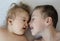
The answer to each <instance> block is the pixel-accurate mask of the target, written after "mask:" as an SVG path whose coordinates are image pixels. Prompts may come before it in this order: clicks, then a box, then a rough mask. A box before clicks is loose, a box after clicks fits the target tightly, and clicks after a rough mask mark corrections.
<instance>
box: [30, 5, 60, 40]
mask: <svg viewBox="0 0 60 41" xmlns="http://www.w3.org/2000/svg"><path fill="white" fill-rule="evenodd" d="M57 22H58V14H57V11H56V10H55V8H54V7H53V6H52V5H41V6H37V7H36V8H35V9H34V10H33V13H32V15H31V21H30V28H31V33H32V35H33V36H34V37H35V39H41V41H60V32H57V31H56V30H55V29H56V25H57Z"/></svg>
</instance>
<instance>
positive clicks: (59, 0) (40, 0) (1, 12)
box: [0, 0, 60, 30]
mask: <svg viewBox="0 0 60 41" xmlns="http://www.w3.org/2000/svg"><path fill="white" fill-rule="evenodd" d="M20 1H23V2H24V3H26V4H28V5H30V6H31V8H32V9H33V8H34V7H35V6H37V5H44V4H50V5H53V6H54V7H55V8H56V9H57V12H58V19H59V20H58V25H57V30H60V0H0V26H2V25H4V24H5V19H6V16H7V11H8V9H9V8H10V5H11V3H18V2H20Z"/></svg>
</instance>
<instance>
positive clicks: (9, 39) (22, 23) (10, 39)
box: [0, 9, 29, 41]
mask: <svg viewBox="0 0 60 41" xmlns="http://www.w3.org/2000/svg"><path fill="white" fill-rule="evenodd" d="M20 11H21V12H20ZM28 20H29V16H28V13H27V12H26V11H24V10H23V9H17V10H16V17H15V19H14V20H12V19H8V21H7V22H8V28H7V29H0V41H27V39H26V37H25V36H24V35H23V34H24V33H25V31H26V30H27V27H28Z"/></svg>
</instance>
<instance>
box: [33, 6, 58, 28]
mask: <svg viewBox="0 0 60 41" xmlns="http://www.w3.org/2000/svg"><path fill="white" fill-rule="evenodd" d="M41 8H42V13H43V15H44V16H43V17H44V18H46V17H51V18H52V22H53V26H54V27H55V28H56V25H57V22H58V13H57V11H56V9H55V8H54V7H53V6H52V5H40V6H36V7H35V9H34V10H36V9H41ZM41 15H42V14H41Z"/></svg>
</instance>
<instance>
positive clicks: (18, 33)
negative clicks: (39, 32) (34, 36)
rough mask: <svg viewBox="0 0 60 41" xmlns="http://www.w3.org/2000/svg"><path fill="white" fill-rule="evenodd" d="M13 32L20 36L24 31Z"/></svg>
mask: <svg viewBox="0 0 60 41" xmlns="http://www.w3.org/2000/svg"><path fill="white" fill-rule="evenodd" d="M13 33H14V34H16V35H21V36H22V35H24V32H21V31H20V32H13Z"/></svg>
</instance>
